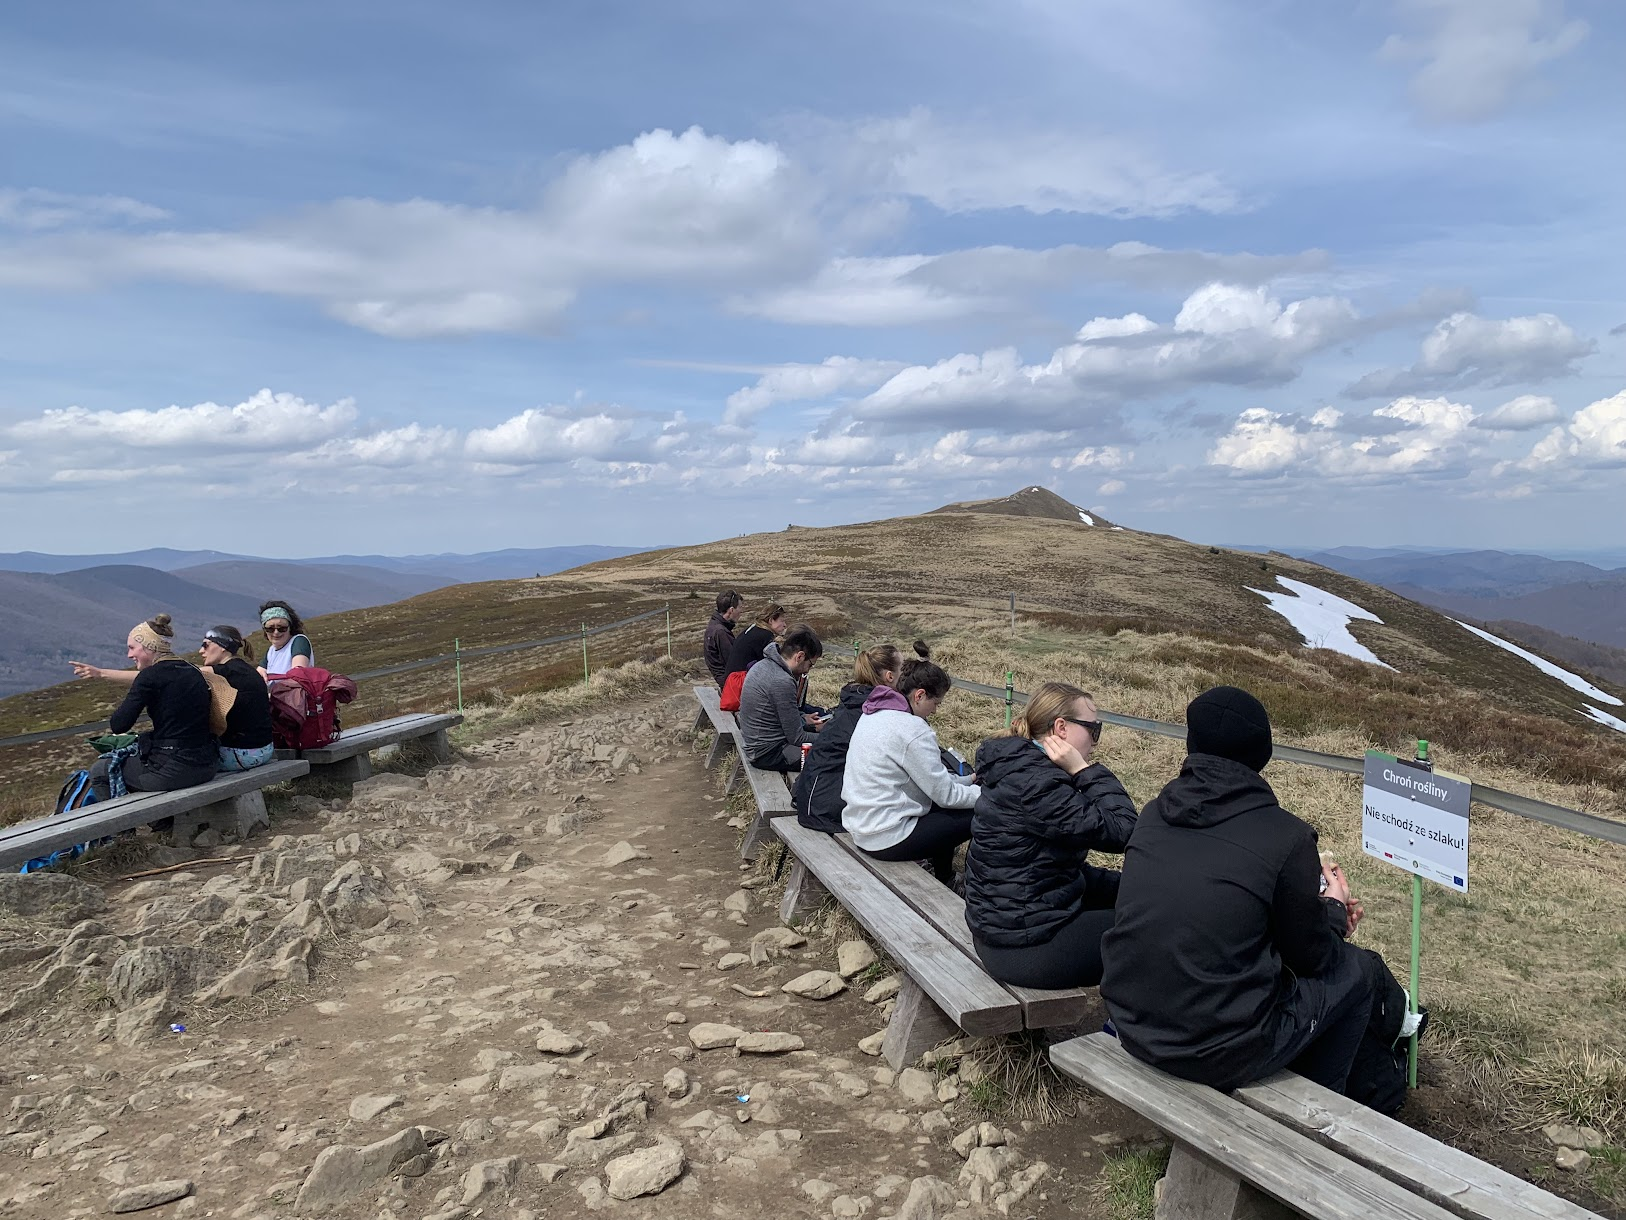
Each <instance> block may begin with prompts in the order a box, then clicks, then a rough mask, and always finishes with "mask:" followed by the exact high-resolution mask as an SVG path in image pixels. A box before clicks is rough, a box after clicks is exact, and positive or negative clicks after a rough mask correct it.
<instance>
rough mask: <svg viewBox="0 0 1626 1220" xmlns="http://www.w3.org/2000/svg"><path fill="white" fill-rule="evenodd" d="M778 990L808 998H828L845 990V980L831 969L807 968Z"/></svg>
mask: <svg viewBox="0 0 1626 1220" xmlns="http://www.w3.org/2000/svg"><path fill="white" fill-rule="evenodd" d="M779 990H781V991H783V992H785V993H787V994H789V995H799V996H802V997H804V998H806V999H809V1000H828V999H829V998H830V997H831V996H833V995H839V994H841V993H842V992H843V991H846V990H847V981H846V980H845V979H843V978H842V977H841V976H840V975H839V974H837V973H835V972H834V971H833V970H809V971H808V972H807V973H806V974H800V975H797V976H796V977H795V978H793V979H791V981H790V982H788V983H786V984H785V985H784V986H783V987H781V988H780V989H779Z"/></svg>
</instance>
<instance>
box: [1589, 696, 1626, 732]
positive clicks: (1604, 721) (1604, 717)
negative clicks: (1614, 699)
mask: <svg viewBox="0 0 1626 1220" xmlns="http://www.w3.org/2000/svg"><path fill="white" fill-rule="evenodd" d="M1581 714H1582V715H1583V716H1589V717H1591V718H1592V719H1593V720H1596V721H1597V722H1598V723H1599V724H1601V725H1604V726H1606V727H1608V728H1611V729H1614V730H1615V732H1617V733H1626V720H1622V719H1621V718H1620V717H1619V716H1611V715H1610V714H1609V713H1608V712H1600V711H1599V710H1598V709H1597V708H1595V707H1593V706H1592V705H1591V704H1590V703H1587V704H1583V705H1582V706H1581Z"/></svg>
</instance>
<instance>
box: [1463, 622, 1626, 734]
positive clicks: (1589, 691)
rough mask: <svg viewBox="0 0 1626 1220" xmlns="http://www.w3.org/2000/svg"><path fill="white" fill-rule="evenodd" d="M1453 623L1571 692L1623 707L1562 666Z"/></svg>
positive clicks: (1609, 695) (1611, 697)
mask: <svg viewBox="0 0 1626 1220" xmlns="http://www.w3.org/2000/svg"><path fill="white" fill-rule="evenodd" d="M1451 621H1452V622H1453V623H1456V625H1457V626H1458V627H1461V628H1463V629H1464V630H1467V631H1471V632H1473V633H1474V634H1475V635H1477V636H1478V637H1479V638H1480V639H1482V640H1485V641H1486V642H1487V643H1491V644H1495V645H1496V646H1497V647H1498V648H1502V649H1505V650H1506V651H1508V652H1511V653H1512V654H1513V655H1514V656H1516V657H1522V658H1523V659H1524V660H1526V661H1529V662H1530V664H1532V665H1534V666H1535V667H1536V668H1537V669H1539V670H1541V672H1542V673H1544V674H1547V675H1548V676H1550V677H1554V678H1557V679H1558V680H1559V681H1560V682H1562V683H1563V684H1564V685H1565V686H1567V687H1569V688H1570V689H1571V690H1575V691H1580V692H1581V693H1582V694H1583V695H1585V696H1586V697H1587V698H1588V699H1596V700H1597V701H1598V702H1599V703H1612V704H1614V705H1615V706H1616V707H1619V706H1621V703H1620V700H1619V699H1617V698H1615V697H1614V696H1613V695H1611V694H1610V693H1609V692H1608V691H1603V690H1599V689H1598V688H1597V687H1596V686H1593V685H1592V683H1590V682H1588V681H1587V680H1586V679H1585V678H1583V677H1581V676H1580V675H1579V674H1572V673H1571V672H1570V671H1569V670H1567V669H1564V668H1563V667H1562V666H1558V665H1554V664H1553V663H1552V662H1551V661H1548V660H1544V659H1543V658H1541V657H1538V656H1537V655H1536V654H1535V653H1533V652H1526V651H1525V650H1524V649H1522V648H1520V647H1519V646H1518V645H1517V644H1509V643H1508V642H1507V641H1506V640H1504V639H1502V638H1501V637H1500V636H1494V635H1492V634H1491V633H1490V632H1488V631H1481V630H1480V629H1479V628H1478V627H1470V626H1468V624H1467V623H1464V622H1462V621H1461V620H1460V619H1452V620H1451ZM1617 723H1618V722H1617Z"/></svg>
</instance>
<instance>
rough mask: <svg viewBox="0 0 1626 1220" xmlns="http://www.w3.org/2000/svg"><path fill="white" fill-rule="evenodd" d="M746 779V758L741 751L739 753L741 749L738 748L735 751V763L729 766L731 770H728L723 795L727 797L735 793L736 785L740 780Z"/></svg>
mask: <svg viewBox="0 0 1626 1220" xmlns="http://www.w3.org/2000/svg"><path fill="white" fill-rule="evenodd" d="M744 777H745V756H744V755H742V754H741V753H740V751H739V748H738V747H736V748H735V750H734V761H733V763H731V764H730V765H729V768H728V779H727V781H726V782H724V784H723V795H724V796H727V795H728V794H729V793H730V792H733V791H734V785H735V784H737V783H739V782H740V780H741V779H743V778H744Z"/></svg>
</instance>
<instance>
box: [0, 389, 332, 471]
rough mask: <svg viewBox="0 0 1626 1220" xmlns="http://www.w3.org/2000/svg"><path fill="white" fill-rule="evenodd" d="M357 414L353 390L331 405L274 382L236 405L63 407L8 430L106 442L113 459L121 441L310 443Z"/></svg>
mask: <svg viewBox="0 0 1626 1220" xmlns="http://www.w3.org/2000/svg"><path fill="white" fill-rule="evenodd" d="M355 419H356V408H355V403H354V402H353V401H352V400H350V399H348V398H346V399H341V400H340V401H338V402H336V403H334V404H333V405H331V406H327V407H324V406H321V405H319V404H317V403H313V402H307V401H305V400H304V399H303V398H300V397H298V396H297V395H294V394H274V393H272V392H271V391H270V390H268V389H267V390H260V391H259V392H258V393H257V394H255V395H253V396H252V397H250V398H248V399H246V400H245V401H243V402H240V403H238V404H237V405H236V406H232V407H224V406H221V405H220V404H219V403H214V402H204V403H199V404H197V405H196V406H192V407H179V406H168V407H163V408H160V409H158V410H152V411H149V410H144V409H140V408H137V409H134V410H129V411H87V410H85V408H83V407H63V408H60V409H55V410H47V411H45V412H43V413H41V414H40V415H39V416H38V417H37V418H35V419H28V420H23V421H21V422H19V423H15V424H13V425H11V427H10V428H9V429H8V431H9V433H10V435H11V436H12V437H14V438H15V439H17V440H21V441H29V442H36V443H40V444H44V445H47V446H50V447H52V448H55V449H58V450H70V449H79V448H81V447H83V446H104V447H106V453H107V455H108V458H109V460H110V461H111V460H113V457H114V454H115V451H116V449H115V447H129V448H135V449H207V450H209V451H211V452H216V453H224V452H268V451H277V450H291V449H295V448H299V449H303V448H307V447H309V446H310V445H311V444H313V443H320V442H321V441H323V440H326V439H328V438H330V437H334V436H337V435H339V434H340V433H341V432H343V431H345V430H346V429H347V428H349V427H350V425H351V424H352V423H354V422H355Z"/></svg>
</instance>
